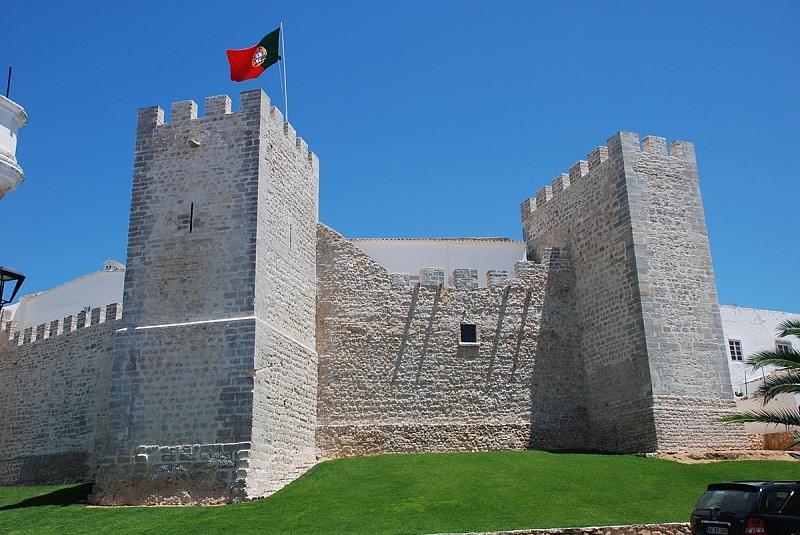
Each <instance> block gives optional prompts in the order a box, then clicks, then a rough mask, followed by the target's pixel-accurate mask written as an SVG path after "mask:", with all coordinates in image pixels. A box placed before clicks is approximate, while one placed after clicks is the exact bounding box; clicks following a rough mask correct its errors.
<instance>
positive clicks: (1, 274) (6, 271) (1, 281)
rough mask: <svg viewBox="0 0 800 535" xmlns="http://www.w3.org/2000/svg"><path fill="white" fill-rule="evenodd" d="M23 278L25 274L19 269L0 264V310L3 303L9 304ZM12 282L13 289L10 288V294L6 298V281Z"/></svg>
mask: <svg viewBox="0 0 800 535" xmlns="http://www.w3.org/2000/svg"><path fill="white" fill-rule="evenodd" d="M24 280H25V275H23V274H22V273H20V272H19V271H15V270H13V269H11V268H8V267H5V266H0V311H2V310H3V305H7V304H9V303H10V302H11V301H13V300H14V297H16V295H17V292H18V291H19V287H20V286H22V281H24ZM7 282H8V283H11V282H13V283H14V289H13V290H11V296H10V297H9V298H8V299H6V283H7Z"/></svg>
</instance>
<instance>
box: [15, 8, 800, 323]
mask: <svg viewBox="0 0 800 535" xmlns="http://www.w3.org/2000/svg"><path fill="white" fill-rule="evenodd" d="M3 12H4V19H7V20H4V22H3V44H2V46H0V81H2V82H3V84H2V87H3V88H5V78H6V77H5V74H6V72H7V69H8V66H9V65H10V66H13V69H14V71H13V79H12V84H11V94H10V97H11V98H12V99H13V100H15V101H17V102H18V103H20V104H21V105H22V106H24V108H25V110H26V111H27V113H28V114H29V123H28V126H26V127H25V128H23V129H22V130H21V131H20V135H19V146H18V149H17V159H18V161H19V163H20V165H21V166H22V168H23V169H24V171H25V173H26V176H27V178H26V180H25V181H24V182H23V183H22V184H21V185H20V187H19V188H18V189H17V190H16V191H13V192H11V193H9V194H7V195H6V196H5V197H4V198H3V199H2V200H0V216H1V217H2V220H1V221H2V229H3V230H2V233H0V264H3V265H7V266H11V267H13V268H15V269H17V270H19V271H22V272H23V273H25V274H26V275H27V276H28V278H27V280H26V281H25V284H24V285H23V289H22V293H32V292H36V291H42V290H45V289H48V288H51V287H54V286H56V285H58V284H61V283H64V282H66V281H68V280H71V279H73V278H76V277H79V276H81V275H84V274H86V273H89V272H91V271H97V270H99V269H101V266H102V262H103V261H104V260H106V259H107V258H114V259H117V260H119V261H122V262H124V261H125V250H126V239H127V226H128V203H129V201H130V187H131V174H132V165H133V142H134V134H135V122H136V111H137V109H138V108H141V107H145V106H152V105H159V106H161V107H162V108H164V109H165V110H167V113H168V111H169V108H170V105H171V103H172V102H176V101H182V100H188V99H192V100H195V101H197V102H198V103H199V104H200V107H201V114H202V106H203V101H204V99H205V97H206V96H211V95H218V94H228V95H230V96H231V97H232V99H233V101H234V107H236V106H238V93H239V92H240V91H245V90H250V89H254V88H258V87H261V88H263V89H264V90H265V91H266V92H267V93H268V94H269V95H270V97H271V98H272V100H273V103H275V104H277V105H278V106H279V107H280V108H281V109H282V110H283V109H284V104H283V97H282V92H281V86H280V80H279V77H278V70H277V68H276V67H272V68H271V69H269V70H268V71H267V72H266V73H264V75H262V76H261V77H260V78H257V79H255V80H250V81H247V82H243V83H235V82H231V81H230V80H229V77H228V76H229V73H228V66H227V61H226V58H225V49H227V48H245V47H248V46H251V45H253V44H255V43H256V42H258V40H259V39H260V38H261V37H262V36H263V35H264V34H265V33H267V32H269V31H270V30H272V29H274V28H275V27H277V26H278V24H279V23H280V22H281V21H282V22H283V23H284V28H285V40H286V49H285V57H286V70H287V76H288V90H289V120H290V122H291V123H292V125H293V126H294V127H295V129H296V130H297V132H298V134H299V135H301V136H303V138H304V139H306V140H307V141H308V143H309V145H310V147H311V148H312V150H314V151H315V152H316V153H317V154H318V155H319V157H320V161H321V184H320V190H321V191H320V219H321V220H322V221H323V222H324V223H326V224H328V225H329V226H331V227H333V228H335V229H336V230H338V231H339V232H341V233H343V234H344V235H345V236H349V237H450V236H508V237H511V238H515V239H520V238H521V230H520V219H519V205H520V203H521V202H522V201H523V200H524V199H525V198H527V197H530V196H533V195H535V194H536V191H537V190H538V189H540V188H541V187H542V186H545V185H547V184H549V183H550V181H551V180H552V179H553V178H554V177H556V176H557V175H558V174H559V173H562V172H566V171H567V170H568V169H569V167H570V166H571V165H572V164H574V163H575V162H576V161H578V160H580V159H585V158H586V155H587V154H588V153H589V152H590V151H591V150H592V149H593V148H595V147H596V146H598V145H605V144H606V140H607V139H608V138H610V137H611V136H612V135H613V134H614V133H615V132H617V131H619V130H628V131H633V132H638V133H639V134H640V135H641V136H642V137H644V136H646V135H657V136H662V137H666V138H667V139H668V141H672V140H675V139H680V140H687V141H692V142H694V143H695V146H696V150H697V158H698V164H699V168H700V185H701V188H702V192H703V200H704V204H705V209H706V219H707V223H708V231H709V238H710V242H711V250H712V257H713V261H714V268H715V274H716V279H717V288H718V291H719V295H720V302H721V303H723V304H738V305H741V306H748V307H755V308H767V309H774V310H785V311H794V312H800V298H798V293H797V291H796V286H797V273H798V267H797V266H798V265H800V249H798V247H797V244H796V240H795V239H793V238H794V237H795V236H794V230H793V229H795V228H796V225H797V208H796V206H797V200H796V198H797V183H798V178H800V177H799V176H798V175H799V174H800V171H798V165H797V157H798V152H800V128H799V127H798V125H800V104H798V95H799V94H800V89H799V88H800V43H798V40H799V38H798V31H797V28H798V27H800V2H795V1H786V2H777V1H776V2H758V3H757V2H737V1H733V2H731V1H726V2H721V1H710V2H708V1H705V2H688V1H686V2H684V1H672V2H656V3H653V2H647V3H646V2H640V1H638V2H629V1H602V2H549V3H540V2H533V1H529V2H528V1H526V2H512V1H505V2H503V1H498V2H471V1H459V2H456V1H427V2H425V1H418V0H410V1H405V2H378V1H374V0H373V1H346V0H345V1H342V2H310V1H309V2H267V1H263V2H239V1H226V2H220V1H213V2H212V1H206V0H196V1H194V2H183V1H182V2H177V1H170V0H162V1H159V2H154V1H150V0H142V1H137V2H107V1H102V2H101V1H84V2H80V3H72V2H56V1H55V0H53V1H37V0H5V1H4V3H3ZM793 283H794V284H793Z"/></svg>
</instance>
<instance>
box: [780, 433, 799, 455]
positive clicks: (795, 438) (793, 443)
mask: <svg viewBox="0 0 800 535" xmlns="http://www.w3.org/2000/svg"><path fill="white" fill-rule="evenodd" d="M798 444H800V431H797V432H795V434H794V435H792V441H791V442H790V443H789V445H788V446H786V447H785V448H783V449H785V450H788V449H789V448H793V447H795V446H797V445H798Z"/></svg>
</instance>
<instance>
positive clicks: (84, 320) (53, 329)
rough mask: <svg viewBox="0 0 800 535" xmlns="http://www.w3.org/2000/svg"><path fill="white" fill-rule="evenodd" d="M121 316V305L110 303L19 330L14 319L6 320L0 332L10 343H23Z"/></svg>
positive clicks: (30, 342)
mask: <svg viewBox="0 0 800 535" xmlns="http://www.w3.org/2000/svg"><path fill="white" fill-rule="evenodd" d="M121 317H122V305H121V304H119V303H111V304H110V305H106V306H104V307H97V308H93V309H90V310H81V311H80V312H78V313H77V314H70V315H69V316H67V317H65V318H63V319H57V320H53V321H50V322H48V323H40V324H39V325H37V326H36V327H28V328H26V329H23V330H20V329H19V326H18V325H17V323H16V322H14V321H7V322H4V323H3V324H2V325H0V333H4V334H2V336H3V337H4V338H6V339H8V340H9V341H11V345H17V346H20V345H25V344H32V343H34V342H38V341H40V340H46V339H48V338H53V337H56V336H60V335H62V334H67V333H70V332H74V331H77V330H80V329H85V328H87V327H92V326H94V325H99V324H101V323H106V322H109V321H115V320H118V319H120V318H121Z"/></svg>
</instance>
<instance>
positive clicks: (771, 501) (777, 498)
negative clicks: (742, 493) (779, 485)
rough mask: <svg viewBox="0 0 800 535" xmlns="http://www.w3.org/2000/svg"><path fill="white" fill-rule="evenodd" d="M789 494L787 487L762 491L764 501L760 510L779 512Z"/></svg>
mask: <svg viewBox="0 0 800 535" xmlns="http://www.w3.org/2000/svg"><path fill="white" fill-rule="evenodd" d="M789 494H791V491H790V490H788V489H777V490H770V491H767V492H765V493H764V502H763V506H762V508H761V510H762V511H763V512H765V513H779V512H780V511H781V508H782V507H783V504H785V503H786V499H787V498H788V497H789Z"/></svg>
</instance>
